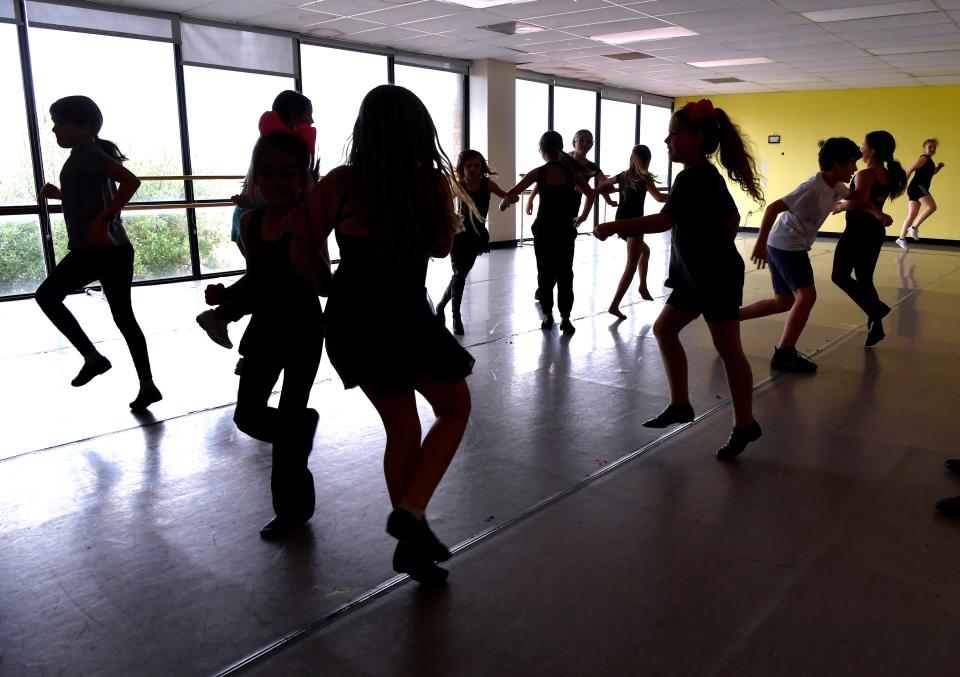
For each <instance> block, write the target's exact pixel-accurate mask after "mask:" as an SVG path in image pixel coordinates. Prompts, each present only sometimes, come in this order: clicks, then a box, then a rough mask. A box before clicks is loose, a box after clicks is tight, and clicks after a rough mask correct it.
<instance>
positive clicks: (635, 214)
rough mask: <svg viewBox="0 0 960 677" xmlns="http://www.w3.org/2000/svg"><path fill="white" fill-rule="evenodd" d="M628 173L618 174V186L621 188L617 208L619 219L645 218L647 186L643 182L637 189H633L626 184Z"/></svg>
mask: <svg viewBox="0 0 960 677" xmlns="http://www.w3.org/2000/svg"><path fill="white" fill-rule="evenodd" d="M626 177H627V173H626V172H620V173H619V174H617V185H619V186H620V204H619V206H618V207H617V218H618V219H636V218H639V217H641V216H643V203H644V201H645V200H646V199H647V184H646V183H645V182H644V181H641V182H640V183H638V184H637V186H636V188H634V189H631V188H630V187H629V186H627V184H626V183H625V182H624V179H625V178H626Z"/></svg>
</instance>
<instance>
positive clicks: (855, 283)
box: [832, 131, 907, 347]
mask: <svg viewBox="0 0 960 677" xmlns="http://www.w3.org/2000/svg"><path fill="white" fill-rule="evenodd" d="M896 147H897V142H896V141H895V140H894V138H893V136H892V135H891V134H890V133H889V132H885V131H877V132H870V133H869V134H867V137H866V139H864V142H863V146H862V147H861V149H860V150H861V152H862V153H863V161H864V162H866V163H867V168H866V169H864V170H862V171H860V172H859V173H858V174H857V175H856V176H855V177H854V179H853V181H852V182H851V183H850V197H848V198H847V199H846V200H842V201H841V202H838V203H837V204H836V205H834V209H833V212H834V213H835V214H836V213H839V212H841V211H845V212H847V226H846V228H845V229H844V231H843V234H842V235H841V236H840V240H839V242H837V249H836V251H835V252H834V255H833V275H832V278H833V282H834V284H836V285H837V286H838V287H840V288H841V289H842V290H843V291H845V292H846V293H847V295H848V296H849V297H850V298H851V299H853V301H854V303H856V304H857V305H858V306H860V308H861V310H863V312H864V313H866V314H867V340H866V341H865V342H864V344H863V345H864V346H866V347H870V346H873V345H876V344H877V343H879V342H880V341H882V340H883V337H884V332H883V322H881V320H882V319H883V318H884V317H885V316H886V315H887V313H889V312H890V306H888V305H887V304H885V303H884V302H883V301H881V300H880V296H879V295H878V294H877V289H876V287H874V286H873V271H874V269H876V267H877V259H878V258H879V257H880V248H881V247H882V246H883V240H884V238H885V235H886V233H885V232H884V225H883V223H884V222H885V221H884V222H881V221H882V220H883V213H882V212H883V203H884V202H886V200H887V198H888V197H889V198H890V199H893V198H896V197H897V196H898V195H900V194H901V193H903V190H904V188H906V186H907V174H906V172H904V171H903V167H901V166H900V163H899V162H897V161H896V160H895V159H894V158H893V151H894V150H895V149H896ZM851 272H852V273H854V274H856V279H854V278H853V277H852V276H851Z"/></svg>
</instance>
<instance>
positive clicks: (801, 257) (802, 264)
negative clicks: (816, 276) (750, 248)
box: [767, 245, 813, 295]
mask: <svg viewBox="0 0 960 677" xmlns="http://www.w3.org/2000/svg"><path fill="white" fill-rule="evenodd" d="M767 265H768V266H769V267H770V277H772V278H773V292H774V293H775V294H777V295H780V294H792V293H793V292H795V291H796V290H797V289H800V288H801V287H809V286H810V285H812V284H813V266H811V265H810V255H809V254H807V252H804V251H787V250H785V249H777V248H776V247H771V246H770V245H767Z"/></svg>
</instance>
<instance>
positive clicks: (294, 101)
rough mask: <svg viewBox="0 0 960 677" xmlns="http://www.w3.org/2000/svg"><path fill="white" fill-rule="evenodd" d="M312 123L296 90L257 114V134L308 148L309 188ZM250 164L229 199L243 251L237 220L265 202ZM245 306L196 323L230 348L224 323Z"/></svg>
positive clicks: (309, 107) (205, 315)
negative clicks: (290, 138) (280, 136)
mask: <svg viewBox="0 0 960 677" xmlns="http://www.w3.org/2000/svg"><path fill="white" fill-rule="evenodd" d="M312 124H313V104H312V103H311V102H310V99H308V98H307V97H305V96H304V95H303V94H301V93H300V92H295V91H293V90H286V91H283V92H280V94H278V95H277V98H276V99H274V100H273V106H272V108H271V109H270V110H269V111H267V112H266V113H264V114H263V115H261V116H260V123H259V129H260V136H261V137H263V136H266V135H268V134H272V133H273V132H284V131H285V132H287V133H290V134H294V135H296V136H298V137H299V138H300V139H301V140H302V141H303V143H304V144H306V146H307V148H308V149H309V150H310V169H311V171H310V173H309V175H308V182H309V183H308V186H309V187H310V188H312V187H313V185H314V183H315V182H316V171H317V161H316V160H315V158H314V149H315V148H316V142H317V130H316V129H315V128H314V127H312V126H311V125H312ZM252 173H253V167H251V168H250V169H249V170H248V171H247V178H246V179H244V182H243V189H242V190H241V191H240V193H239V194H237V195H234V196H233V197H232V198H230V199H231V200H232V201H233V203H234V204H235V205H236V207H234V209H233V225H232V228H231V231H230V239H231V240H233V241H234V242H236V243H237V248H239V249H240V253H241V254H243V253H244V252H243V240H242V239H241V238H240V219H241V218H242V217H243V215H244V214H246V213H247V212H249V211H251V210H253V209H258V208H263V207H264V206H265V204H266V203H265V202H264V200H263V197H262V196H261V195H259V194H258V193H257V190H256V184H255V181H254V180H253V174H252ZM248 312H249V309H247V308H244V307H243V306H241V305H237V304H233V303H225V304H223V305H221V306H218V307H217V308H211V309H210V310H205V311H203V312H202V313H200V314H199V315H197V324H199V325H200V326H201V327H202V328H203V330H204V331H206V332H207V336H209V337H210V340H211V341H213V342H214V343H216V344H217V345H221V346H223V347H224V348H232V347H233V342H232V341H231V340H230V333H229V331H228V329H227V325H228V324H229V323H231V322H238V321H239V320H240V319H241V318H242V317H243V316H244V315H246V314H247V313H248ZM242 362H243V358H240V362H238V363H237V374H239V373H240V368H241V364H242Z"/></svg>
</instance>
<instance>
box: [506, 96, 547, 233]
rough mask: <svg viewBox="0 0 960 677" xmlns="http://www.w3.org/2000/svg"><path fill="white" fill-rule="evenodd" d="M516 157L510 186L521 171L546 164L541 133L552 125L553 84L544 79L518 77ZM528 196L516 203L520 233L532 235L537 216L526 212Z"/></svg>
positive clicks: (507, 178) (517, 230) (518, 177)
mask: <svg viewBox="0 0 960 677" xmlns="http://www.w3.org/2000/svg"><path fill="white" fill-rule="evenodd" d="M516 92H517V106H516V109H517V112H516V136H515V146H516V158H517V164H516V167H517V176H511V177H503V178H502V179H501V181H502V182H503V183H502V184H501V185H502V186H503V187H504V189H505V190H509V189H510V186H513V185H514V184H515V183H516V182H517V181H519V180H520V175H523V174H525V173H527V172H529V171H530V170H531V169H534V168H536V167H539V166H540V165H542V164H543V158H542V157H541V156H540V150H539V143H540V136H541V135H542V134H543V133H544V132H545V131H547V129H549V118H550V111H549V107H550V86H549V85H546V84H543V83H541V82H530V81H529V80H517V84H516ZM525 204H526V197H525V196H524V197H523V198H522V199H521V201H520V202H519V203H517V207H516V237H517V239H520V238H521V237H529V236H530V226H531V225H532V224H533V217H532V216H527V215H526V214H525V213H524V212H523V208H524V205H525Z"/></svg>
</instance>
